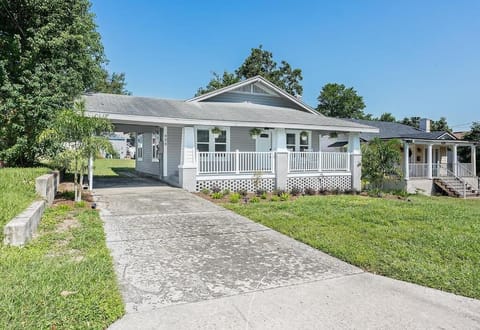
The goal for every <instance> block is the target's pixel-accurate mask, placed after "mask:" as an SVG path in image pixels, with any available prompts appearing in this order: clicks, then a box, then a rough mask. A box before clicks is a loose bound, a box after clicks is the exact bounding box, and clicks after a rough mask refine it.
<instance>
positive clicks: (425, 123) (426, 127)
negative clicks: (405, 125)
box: [420, 118, 430, 132]
mask: <svg viewBox="0 0 480 330" xmlns="http://www.w3.org/2000/svg"><path fill="white" fill-rule="evenodd" d="M420 130H422V131H424V132H430V119H427V118H422V119H420Z"/></svg>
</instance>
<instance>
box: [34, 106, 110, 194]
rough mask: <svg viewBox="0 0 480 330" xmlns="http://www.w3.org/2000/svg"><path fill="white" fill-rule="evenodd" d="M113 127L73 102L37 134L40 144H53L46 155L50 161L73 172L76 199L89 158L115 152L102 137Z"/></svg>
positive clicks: (105, 138)
mask: <svg viewBox="0 0 480 330" xmlns="http://www.w3.org/2000/svg"><path fill="white" fill-rule="evenodd" d="M112 130H113V126H112V124H111V123H110V121H109V120H108V119H106V118H100V117H87V116H85V106H84V104H83V103H75V105H74V107H73V108H72V109H66V110H62V111H61V112H60V113H59V114H58V115H57V116H56V118H55V120H54V123H53V125H52V126H51V128H49V129H46V130H44V131H43V132H42V133H41V134H40V136H39V142H40V143H42V144H48V145H50V146H55V148H54V149H55V150H54V152H52V153H51V154H50V157H49V159H50V160H51V161H52V163H53V164H55V165H56V166H57V167H60V168H63V169H67V170H69V171H71V172H73V174H74V181H73V182H74V187H75V201H80V200H81V190H82V187H81V180H82V178H83V176H84V174H85V172H86V170H87V163H88V159H89V157H90V156H92V157H95V156H96V155H97V154H98V153H99V152H100V151H101V150H104V151H106V152H108V153H112V154H113V153H114V152H115V151H114V150H113V147H112V144H111V143H110V141H109V140H108V138H107V137H105V136H101V134H105V133H108V132H111V131H112Z"/></svg>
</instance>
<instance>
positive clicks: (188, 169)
mask: <svg viewBox="0 0 480 330" xmlns="http://www.w3.org/2000/svg"><path fill="white" fill-rule="evenodd" d="M178 178H179V181H180V182H179V183H180V186H181V187H182V188H183V189H185V190H187V191H195V190H196V185H197V163H196V148H195V131H194V128H193V127H183V128H182V146H181V159H180V165H178Z"/></svg>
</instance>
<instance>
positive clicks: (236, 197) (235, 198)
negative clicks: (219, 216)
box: [230, 193, 241, 203]
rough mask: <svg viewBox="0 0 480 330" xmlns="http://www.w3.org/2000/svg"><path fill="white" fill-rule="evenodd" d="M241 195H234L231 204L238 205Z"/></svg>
mask: <svg viewBox="0 0 480 330" xmlns="http://www.w3.org/2000/svg"><path fill="white" fill-rule="evenodd" d="M240 197H241V196H240V194H239V193H233V194H231V195H230V203H238V201H239V200H240Z"/></svg>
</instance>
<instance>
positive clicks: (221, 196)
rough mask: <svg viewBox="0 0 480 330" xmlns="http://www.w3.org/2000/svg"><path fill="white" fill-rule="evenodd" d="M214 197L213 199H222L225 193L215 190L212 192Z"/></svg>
mask: <svg viewBox="0 0 480 330" xmlns="http://www.w3.org/2000/svg"><path fill="white" fill-rule="evenodd" d="M211 196H212V198H213V199H222V198H223V194H222V193H221V192H214V193H212V195H211Z"/></svg>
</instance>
